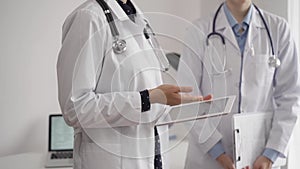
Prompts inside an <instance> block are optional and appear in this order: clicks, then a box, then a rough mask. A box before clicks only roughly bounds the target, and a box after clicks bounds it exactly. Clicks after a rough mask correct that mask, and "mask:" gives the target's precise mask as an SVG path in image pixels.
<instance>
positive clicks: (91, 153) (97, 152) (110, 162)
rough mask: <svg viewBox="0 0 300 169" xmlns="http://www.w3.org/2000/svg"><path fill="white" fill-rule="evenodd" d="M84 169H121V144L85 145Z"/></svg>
mask: <svg viewBox="0 0 300 169" xmlns="http://www.w3.org/2000/svg"><path fill="white" fill-rule="evenodd" d="M82 149H83V156H82V158H83V165H82V169H96V168H98V169H100V168H109V169H117V168H118V169H119V168H121V154H120V153H121V146H120V144H108V143H105V144H96V143H88V142H86V143H83V147H82Z"/></svg>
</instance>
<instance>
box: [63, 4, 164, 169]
mask: <svg viewBox="0 0 300 169" xmlns="http://www.w3.org/2000/svg"><path fill="white" fill-rule="evenodd" d="M106 2H107V3H108V5H109V7H110V8H111V10H112V13H113V16H114V19H115V20H116V25H117V28H118V30H119V32H120V39H126V42H127V50H126V52H124V53H123V54H115V53H114V52H113V51H112V50H111V48H112V40H113V37H112V35H111V32H110V27H109V26H108V24H107V21H106V17H105V15H104V12H103V10H102V8H101V7H100V5H98V3H97V2H96V1H95V0H88V1H87V2H85V3H84V4H82V5H81V6H80V7H78V8H77V9H76V10H75V11H74V12H72V13H71V14H70V16H68V18H67V19H66V21H65V23H64V26H63V39H62V48H61V51H60V53H59V58H58V62H57V75H58V88H59V103H60V106H61V110H62V113H63V116H64V118H65V121H66V122H67V123H68V124H69V125H70V126H73V127H74V129H75V141H74V163H75V164H74V165H75V166H74V168H75V169H101V168H103V169H108V168H109V169H121V168H122V169H140V168H143V169H153V168H154V166H153V161H154V157H153V154H154V124H155V122H156V121H157V120H158V117H159V115H160V114H161V113H162V112H163V111H164V109H165V107H164V106H161V105H152V107H151V110H150V111H148V112H143V113H141V98H140V94H139V91H142V90H144V89H149V88H154V87H157V86H158V85H161V84H162V79H161V72H160V67H159V66H160V64H159V62H158V60H157V58H156V56H155V54H154V52H153V50H152V48H151V46H150V45H149V42H148V41H147V40H146V38H145V37H144V34H143V30H144V28H145V25H146V24H145V21H144V19H145V18H144V17H143V15H142V14H141V11H140V10H139V9H138V8H137V6H136V5H135V8H136V10H137V17H136V22H135V23H134V22H132V21H131V20H130V19H129V18H128V16H127V15H126V14H125V12H124V11H123V10H122V8H121V7H120V6H119V5H118V4H117V2H116V1H115V0H106ZM104 56H105V58H104ZM100 72H102V73H100ZM100 74H101V76H100ZM99 76H100V80H99V84H98V86H97V87H96V84H97V82H98V78H99ZM158 133H159V135H160V140H161V152H164V151H165V149H166V148H168V127H167V126H162V127H158ZM162 160H163V167H164V168H166V169H167V168H168V162H167V161H168V159H167V156H166V155H165V154H164V153H163V154H162Z"/></svg>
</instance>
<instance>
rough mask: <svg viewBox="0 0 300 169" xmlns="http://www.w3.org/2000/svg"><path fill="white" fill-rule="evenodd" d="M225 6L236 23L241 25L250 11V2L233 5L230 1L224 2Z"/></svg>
mask: <svg viewBox="0 0 300 169" xmlns="http://www.w3.org/2000/svg"><path fill="white" fill-rule="evenodd" d="M226 4H227V6H228V9H229V10H230V12H231V13H232V15H233V17H234V18H235V19H236V20H237V21H238V23H241V22H242V21H243V19H244V17H245V16H246V15H247V13H248V11H249V9H250V6H251V1H247V2H244V3H234V2H232V1H226Z"/></svg>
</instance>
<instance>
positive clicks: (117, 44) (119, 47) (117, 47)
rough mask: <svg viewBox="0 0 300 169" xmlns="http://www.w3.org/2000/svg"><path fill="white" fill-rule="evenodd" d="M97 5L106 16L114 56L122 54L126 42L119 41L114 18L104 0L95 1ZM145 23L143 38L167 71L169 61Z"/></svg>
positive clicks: (163, 69) (125, 47)
mask: <svg viewBox="0 0 300 169" xmlns="http://www.w3.org/2000/svg"><path fill="white" fill-rule="evenodd" d="M97 2H98V4H99V5H100V6H101V8H102V9H103V12H104V14H105V16H106V19H107V22H108V24H109V27H110V31H111V34H112V37H113V42H112V49H113V51H114V53H116V54H122V53H124V52H125V51H126V50H127V43H126V40H124V39H120V38H119V37H120V33H119V31H118V28H117V26H116V24H115V22H114V18H113V16H112V13H111V10H110V8H109V7H108V5H107V3H106V2H105V1H104V0H97ZM145 22H146V27H145V29H144V36H145V38H146V39H147V40H148V41H149V44H150V45H151V47H152V48H153V49H154V52H155V54H156V56H157V58H158V61H159V62H160V65H161V68H162V71H164V72H165V71H168V69H169V61H168V59H167V57H166V56H165V54H164V52H163V50H162V49H161V47H160V46H159V43H158V41H157V39H156V38H155V37H154V36H155V34H154V32H153V30H152V28H151V27H150V25H149V23H148V22H147V21H146V20H145Z"/></svg>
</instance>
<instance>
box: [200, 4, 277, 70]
mask: <svg viewBox="0 0 300 169" xmlns="http://www.w3.org/2000/svg"><path fill="white" fill-rule="evenodd" d="M223 5H224V3H222V4H221V5H220V6H219V8H218V9H217V11H216V13H215V16H214V20H213V25H212V26H213V28H212V29H213V30H212V32H211V33H210V34H208V35H207V38H206V45H207V46H209V39H210V38H211V37H212V36H217V37H219V38H220V39H221V41H222V44H223V49H224V50H226V47H225V46H226V45H225V38H224V36H223V35H222V34H220V33H218V32H216V20H217V17H218V14H219V13H220V10H221V8H222V6H223ZM253 5H254V7H255V9H256V10H257V12H258V13H259V16H260V18H261V20H262V21H263V24H264V26H265V28H266V31H267V35H268V38H269V40H270V45H271V49H272V56H270V57H269V60H268V64H269V66H270V67H273V68H278V67H279V66H280V65H281V62H280V60H279V59H278V57H277V56H276V55H275V52H274V46H273V40H272V36H271V33H270V30H269V27H268V25H267V22H266V20H265V19H264V17H263V15H262V13H261V11H260V10H259V8H258V7H257V6H256V5H255V4H253ZM223 59H224V60H223V65H222V66H223V69H224V70H222V71H219V70H218V69H217V68H216V66H215V64H214V62H213V61H211V62H212V66H213V67H214V69H215V70H216V71H217V72H216V73H217V74H220V73H226V72H228V71H230V69H226V54H225V56H224V57H223Z"/></svg>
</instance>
